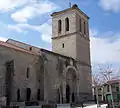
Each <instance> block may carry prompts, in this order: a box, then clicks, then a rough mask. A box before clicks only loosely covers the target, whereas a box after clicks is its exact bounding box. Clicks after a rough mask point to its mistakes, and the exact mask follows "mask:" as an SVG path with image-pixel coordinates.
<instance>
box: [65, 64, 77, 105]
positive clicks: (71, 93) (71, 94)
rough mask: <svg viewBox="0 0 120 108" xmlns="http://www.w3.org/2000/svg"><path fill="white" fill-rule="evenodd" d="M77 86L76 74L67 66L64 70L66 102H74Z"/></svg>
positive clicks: (71, 67) (72, 68) (73, 69)
mask: <svg viewBox="0 0 120 108" xmlns="http://www.w3.org/2000/svg"><path fill="white" fill-rule="evenodd" d="M76 86H77V73H76V69H75V68H74V67H73V66H68V68H67V70H66V102H67V103H70V102H75V94H76Z"/></svg>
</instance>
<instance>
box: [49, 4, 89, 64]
mask: <svg viewBox="0 0 120 108" xmlns="http://www.w3.org/2000/svg"><path fill="white" fill-rule="evenodd" d="M51 16H52V51H53V52H56V53H59V54H62V55H65V56H69V57H72V58H74V59H76V60H78V61H82V62H85V63H87V64H90V45H89V43H90V42H89V27H88V22H89V17H88V16H87V15H86V14H85V13H83V12H82V11H81V10H80V9H79V8H78V6H77V5H76V4H74V5H73V6H72V7H71V8H68V9H66V10H63V11H60V12H54V13H53V14H52V15H51Z"/></svg>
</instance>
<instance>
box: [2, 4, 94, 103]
mask: <svg viewBox="0 0 120 108" xmlns="http://www.w3.org/2000/svg"><path fill="white" fill-rule="evenodd" d="M51 16H52V51H48V50H46V49H42V48H38V47H34V46H31V45H28V44H25V43H22V42H18V41H15V40H12V39H8V40H7V41H6V42H0V82H1V83H0V97H3V96H7V97H9V99H10V101H11V102H18V101H19V102H23V101H32V100H35V101H36V100H38V101H43V102H48V103H60V102H62V103H70V102H79V101H81V100H91V98H92V89H91V62H90V41H89V26H88V23H89V17H88V16H87V15H86V14H84V13H83V12H82V11H81V10H80V9H79V8H78V7H77V5H73V7H71V8H69V9H66V10H63V11H60V12H54V13H53V14H52V15H51Z"/></svg>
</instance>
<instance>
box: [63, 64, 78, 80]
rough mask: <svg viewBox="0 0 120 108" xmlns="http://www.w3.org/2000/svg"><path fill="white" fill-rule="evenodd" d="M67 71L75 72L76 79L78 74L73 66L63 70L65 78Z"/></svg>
mask: <svg viewBox="0 0 120 108" xmlns="http://www.w3.org/2000/svg"><path fill="white" fill-rule="evenodd" d="M69 69H73V70H74V72H75V75H76V78H78V72H77V70H76V68H75V67H74V66H68V67H67V68H66V69H65V71H64V72H65V77H66V75H67V72H68V71H69Z"/></svg>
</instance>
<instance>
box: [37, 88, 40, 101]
mask: <svg viewBox="0 0 120 108" xmlns="http://www.w3.org/2000/svg"><path fill="white" fill-rule="evenodd" d="M37 100H40V89H38V90H37Z"/></svg>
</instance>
